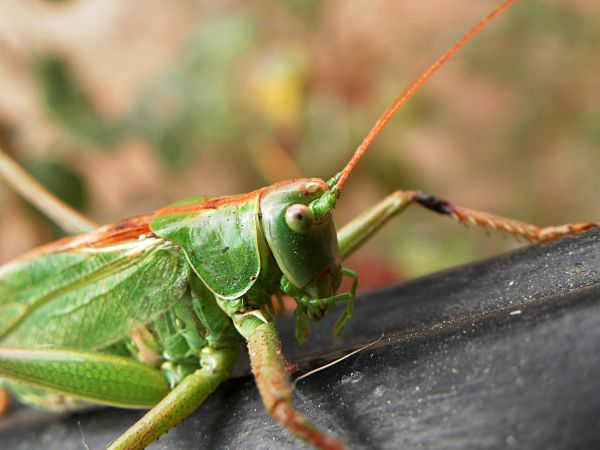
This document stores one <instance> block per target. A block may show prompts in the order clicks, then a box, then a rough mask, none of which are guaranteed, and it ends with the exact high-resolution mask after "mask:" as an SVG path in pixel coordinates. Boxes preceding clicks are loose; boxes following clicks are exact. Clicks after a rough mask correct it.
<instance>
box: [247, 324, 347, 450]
mask: <svg viewBox="0 0 600 450" xmlns="http://www.w3.org/2000/svg"><path fill="white" fill-rule="evenodd" d="M238 323H240V326H239V327H238V329H239V330H240V331H241V332H242V334H243V335H244V337H245V338H246V339H247V342H248V352H249V355H250V363H251V365H252V373H253V374H254V378H255V380H256V385H257V386H258V390H259V392H260V395H261V397H262V400H263V403H264V405H265V408H266V409H267V411H268V413H269V414H270V415H271V417H273V419H275V420H276V421H277V422H279V423H280V424H281V425H283V426H284V427H286V428H287V429H288V430H290V431H291V432H292V433H294V434H295V435H296V436H298V437H299V438H300V439H302V440H304V441H306V442H308V443H309V444H311V445H313V446H314V447H316V448H319V449H323V450H342V449H343V448H344V447H343V446H342V444H341V443H340V442H339V441H337V440H336V439H334V438H332V437H330V436H328V435H327V434H325V433H323V432H322V431H320V430H319V429H318V428H317V427H315V426H314V425H313V424H311V423H310V422H309V421H308V419H306V418H305V417H304V416H303V415H302V414H300V413H299V412H298V411H296V410H295V409H294V406H293V391H292V387H291V385H290V383H289V380H288V372H287V366H286V363H285V360H284V358H283V355H282V353H281V342H280V340H279V337H278V336H277V331H276V329H275V326H274V325H273V323H271V322H268V321H263V320H261V319H259V318H258V317H257V316H256V315H245V317H244V318H242V319H241V320H240V321H239V322H238Z"/></svg>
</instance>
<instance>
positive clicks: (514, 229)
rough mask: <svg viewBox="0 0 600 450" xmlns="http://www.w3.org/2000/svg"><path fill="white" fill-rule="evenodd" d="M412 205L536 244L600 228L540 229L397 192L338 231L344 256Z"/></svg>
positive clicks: (433, 198)
mask: <svg viewBox="0 0 600 450" xmlns="http://www.w3.org/2000/svg"><path fill="white" fill-rule="evenodd" d="M412 204H416V205H420V206H423V207H425V208H427V209H429V210H431V211H434V212H437V213H439V214H443V215H446V216H449V217H451V218H452V219H454V220H456V221H457V222H460V223H463V224H465V225H469V224H470V225H476V226H480V227H483V228H486V229H494V230H499V231H503V232H506V233H510V234H512V235H514V236H515V237H524V238H525V239H527V240H529V241H534V242H544V241H549V240H552V239H556V238H559V237H562V236H566V235H570V234H575V233H580V232H582V231H586V230H589V229H590V228H593V227H597V226H600V223H599V222H584V223H575V224H564V225H557V226H548V227H539V226H537V225H532V224H529V223H526V222H521V221H518V220H514V219H510V218H507V217H502V216H497V215H495V214H491V213H488V212H485V211H478V210H475V209H468V208H464V207H462V206H458V205H455V204H453V203H451V202H449V201H447V200H444V199H441V198H439V197H436V196H433V195H429V194H425V193H423V192H420V191H396V192H393V193H392V194H390V195H388V196H387V197H385V198H384V199H383V200H382V201H380V202H379V203H377V204H376V205H375V206H373V207H371V208H369V209H368V210H366V211H365V212H363V213H362V214H361V215H359V216H358V217H357V218H356V219H354V220H352V221H351V222H350V223H348V224H347V225H346V226H344V227H343V228H342V229H341V230H340V231H339V233H338V241H339V245H340V252H341V254H342V257H344V258H346V257H347V256H348V255H350V253H352V252H353V251H354V250H356V249H357V248H358V247H360V246H361V245H362V244H363V243H364V242H365V241H366V240H367V239H368V238H369V237H371V236H372V235H373V234H374V233H375V232H376V231H377V230H379V228H381V227H382V226H383V225H384V224H385V223H386V222H387V221H388V220H389V219H391V218H392V217H394V216H395V215H397V214H399V213H400V212H402V211H403V210H404V209H406V208H407V207H408V206H409V205H412Z"/></svg>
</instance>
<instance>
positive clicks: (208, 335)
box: [0, 0, 598, 450]
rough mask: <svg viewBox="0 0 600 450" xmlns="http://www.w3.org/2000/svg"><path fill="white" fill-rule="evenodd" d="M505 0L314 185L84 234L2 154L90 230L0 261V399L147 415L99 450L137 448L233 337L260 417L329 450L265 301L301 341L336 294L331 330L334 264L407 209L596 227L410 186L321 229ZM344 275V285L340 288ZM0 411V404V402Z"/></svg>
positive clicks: (1, 169)
mask: <svg viewBox="0 0 600 450" xmlns="http://www.w3.org/2000/svg"><path fill="white" fill-rule="evenodd" d="M513 1H514V0H505V1H504V2H503V3H502V4H501V5H500V6H498V7H497V8H496V9H495V10H493V11H492V12H491V13H490V14H489V15H488V16H487V17H485V18H484V19H483V20H482V21H481V22H479V23H478V24H477V25H476V26H475V27H474V28H473V29H472V30H471V31H469V32H468V33H467V34H465V36H463V38H461V39H460V40H459V41H458V42H457V43H456V44H455V45H454V46H453V47H451V48H450V49H449V50H448V51H447V52H446V53H445V54H444V55H443V56H442V57H441V58H440V59H439V60H438V61H436V62H435V63H434V64H433V65H432V66H431V67H430V69H428V70H427V71H426V72H425V73H424V74H423V75H422V76H421V77H420V78H419V79H418V80H417V81H416V82H415V84H414V85H413V86H412V87H411V88H409V89H408V90H407V91H406V92H405V93H404V94H403V95H401V96H400V97H399V98H398V99H396V100H395V101H394V102H393V103H392V105H391V106H390V107H389V108H388V110H386V111H385V112H384V114H383V115H382V116H381V118H380V119H379V120H378V122H377V123H376V124H375V126H374V127H373V129H372V130H371V132H370V133H369V134H368V135H367V137H366V138H365V140H364V141H363V143H362V144H361V145H360V146H359V147H358V149H357V150H356V152H355V154H354V156H353V157H352V158H351V160H350V161H349V163H348V164H347V166H346V167H345V168H344V170H343V171H342V172H340V173H339V174H338V175H336V176H335V177H333V178H332V179H331V180H329V181H328V182H327V183H326V182H324V181H322V180H320V179H315V178H306V179H297V180H292V181H286V182H282V183H278V184H274V185H272V186H268V187H265V188H262V189H258V190H256V191H253V192H250V193H247V194H242V195H235V196H229V197H217V198H207V197H196V198H193V199H190V200H187V201H183V202H179V203H176V204H174V205H171V206H169V207H167V208H164V209H161V210H158V211H157V212H155V213H154V214H151V215H147V216H140V217H134V218H131V219H127V220H124V221H122V222H118V223H115V224H112V225H107V226H104V227H101V228H97V229H93V230H91V228H92V226H91V223H90V221H89V220H87V219H85V218H83V217H82V216H80V215H78V214H77V213H75V212H74V211H72V210H70V209H69V208H68V207H66V206H63V205H61V204H60V202H59V201H58V200H56V199H55V198H52V197H51V196H50V195H49V194H48V193H47V192H45V191H44V190H43V188H41V187H40V186H39V185H36V183H35V181H33V180H31V179H30V177H28V176H27V174H25V173H24V172H23V171H22V170H21V169H20V168H19V167H17V166H16V165H15V164H14V163H12V162H11V161H10V160H9V159H8V157H6V156H5V155H4V154H3V153H2V152H0V176H2V178H3V179H4V180H5V181H7V182H9V183H11V184H12V185H13V187H15V189H16V190H17V191H18V192H20V193H21V194H22V195H24V196H25V197H26V198H28V199H30V200H31V201H32V202H33V203H34V204H37V205H39V207H40V209H42V210H43V211H47V213H48V214H49V215H51V216H52V217H53V218H55V220H57V221H59V222H60V223H62V225H63V227H64V228H65V229H69V230H73V231H76V232H81V231H85V230H90V231H88V232H86V233H83V234H80V235H77V236H74V237H69V238H66V239H63V240H60V241H57V242H54V243H51V244H48V245H46V246H43V247H40V248H38V249H35V250H33V251H31V252H30V253H28V254H26V255H24V256H23V257H21V258H19V259H17V260H15V261H13V262H11V263H8V264H6V265H5V266H3V267H0V394H2V395H0V400H1V399H2V398H4V391H3V390H2V389H1V387H2V386H3V387H4V388H7V389H8V390H10V391H11V392H12V393H13V394H14V395H16V396H17V397H18V398H20V399H21V400H23V401H25V402H28V403H32V404H35V405H38V406H41V407H44V408H47V409H65V408H67V409H68V408H76V407H79V406H82V405H84V404H86V403H99V404H107V405H114V406H120V407H130V408H150V410H149V411H148V412H147V413H146V415H144V417H142V418H141V419H140V420H139V421H138V422H137V423H136V424H134V425H133V426H132V427H131V428H129V429H128V430H127V431H125V432H124V433H123V434H122V435H121V436H120V437H118V438H117V439H116V440H115V441H114V442H113V443H112V444H111V446H110V448H112V449H139V448H144V447H146V446H147V445H149V444H150V443H152V442H153V441H155V440H156V439H158V438H159V437H160V436H161V435H163V434H164V433H166V432H167V431H168V430H169V429H170V428H172V427H173V426H175V425H176V424H177V423H179V422H180V421H181V420H183V419H184V418H185V417H186V416H187V415H189V414H190V413H191V412H193V411H194V410H195V409H196V408H197V407H198V406H199V405H200V404H201V403H202V402H203V401H204V400H205V399H206V397H207V396H208V395H210V393H211V392H213V391H214V390H215V389H216V388H217V387H218V386H219V384H220V383H222V382H223V381H224V380H226V379H227V378H228V377H229V376H230V374H231V371H232V368H233V365H234V364H235V361H236V359H237V355H238V352H239V348H240V345H241V344H242V342H245V343H246V345H247V347H248V352H249V356H250V362H251V366H252V372H253V374H254V377H255V380H256V383H257V386H258V389H259V391H260V394H261V397H262V399H263V403H264V404H265V407H266V409H267V411H268V413H269V414H270V415H271V416H272V417H273V418H274V419H275V420H277V421H278V422H280V423H281V424H282V425H284V426H285V427H287V428H288V429H289V430H290V431H292V432H293V433H294V434H295V435H296V436H298V437H299V438H301V439H303V440H304V441H306V442H308V443H309V444H311V445H313V446H315V447H317V448H321V449H332V450H333V449H336V450H339V449H342V448H343V446H342V444H341V443H340V442H339V441H337V440H336V439H334V438H332V437H330V436H328V435H326V434H325V433H323V432H321V431H320V430H318V429H317V428H316V427H314V426H313V425H312V424H311V423H310V422H309V421H308V420H307V419H306V418H304V417H303V416H302V415H301V414H300V413H298V412H297V411H296V410H295V409H294V408H293V391H292V387H291V385H290V383H289V381H288V374H287V366H286V362H285V361H284V359H283V356H282V354H281V344H280V341H279V338H278V336H277V332H276V329H275V326H274V319H275V318H274V313H273V311H274V303H273V302H274V301H276V300H274V298H275V299H276V298H278V297H280V296H282V295H287V296H290V297H293V298H294V299H295V301H296V303H297V308H296V310H295V316H296V337H297V339H298V340H299V341H300V342H301V343H302V342H304V340H305V339H306V336H307V334H308V326H309V322H311V321H317V320H319V319H321V318H322V317H323V316H324V315H325V314H326V313H327V312H328V310H329V309H330V307H331V306H332V305H333V304H335V303H340V302H341V303H344V304H345V305H346V306H345V309H344V310H343V312H342V314H341V316H340V317H339V319H338V321H337V323H336V325H335V329H334V332H335V333H336V334H339V333H341V332H342V331H343V329H344V326H345V325H346V324H347V322H348V320H350V318H351V316H352V312H353V305H354V299H355V293H356V288H357V282H358V278H357V276H356V274H355V273H354V272H352V271H351V270H349V269H347V268H344V267H342V261H343V260H344V258H346V257H347V256H348V255H349V254H351V253H352V252H353V251H354V250H356V249H357V248H359V247H360V246H361V245H362V244H363V243H364V242H365V241H366V240H367V239H369V237H371V236H372V235H373V234H374V233H376V232H377V231H378V230H379V228H380V227H381V226H383V225H384V224H385V223H386V222H387V221H388V220H389V219H390V218H392V217H393V216H395V215H397V214H399V213H400V212H402V211H403V210H404V209H406V208H407V207H408V206H409V205H411V204H416V205H420V206H423V207H426V208H428V209H430V210H433V211H435V212H437V213H440V214H443V215H446V216H449V217H451V218H453V219H455V220H457V221H459V222H463V223H470V224H475V225H480V226H483V227H491V228H494V229H498V230H501V231H506V232H509V233H512V234H515V235H518V236H523V237H525V238H527V239H530V240H533V241H545V240H549V239H554V238H557V237H560V236H564V235H567V234H572V233H577V232H580V231H584V230H587V229H589V228H591V227H594V226H597V225H598V224H597V223H593V222H589V223H582V224H567V225H561V226H557V227H546V228H539V227H536V226H534V225H530V224H526V223H523V222H518V221H516V220H512V219H507V218H503V217H499V216H494V215H492V214H489V213H485V212H482V211H475V210H470V209H466V208H462V207H459V206H457V205H453V204H451V203H450V202H447V201H445V200H442V199H439V198H437V197H434V196H431V195H427V194H424V193H421V192H418V191H396V192H394V193H392V194H390V195H389V196H387V197H386V198H384V199H383V200H382V201H380V202H379V203H377V204H376V205H374V206H373V207H371V208H370V209H368V210H367V211H365V212H364V213H363V214H361V215H360V216H358V217H357V218H355V219H354V220H352V221H351V222H350V223H349V224H347V225H346V226H344V227H343V228H341V229H340V230H336V227H335V225H334V222H333V218H332V210H333V208H334V206H335V204H336V201H337V200H338V198H339V197H340V194H341V191H342V187H343V185H344V183H345V181H346V179H347V177H348V175H349V173H350V172H351V171H352V169H353V168H354V167H355V166H356V164H357V162H358V161H359V159H360V158H361V157H362V155H363V154H364V153H365V151H366V150H367V148H368V147H369V145H370V143H371V142H372V141H373V139H374V138H375V136H376V135H377V134H378V133H379V131H381V129H382V128H383V127H384V126H385V124H386V123H387V122H388V121H389V120H390V119H391V117H392V116H393V115H394V114H395V113H396V112H397V111H398V110H399V109H400V107H401V106H402V105H403V104H404V103H405V102H406V100H407V99H408V98H410V97H411V96H412V95H413V94H414V93H415V92H416V91H417V90H418V89H419V87H420V86H421V85H422V84H423V83H424V82H425V81H426V80H427V79H428V78H429V77H430V76H431V75H432V74H433V73H434V72H435V71H437V70H438V69H439V68H440V67H441V66H442V65H443V64H444V63H445V62H446V61H447V60H448V59H449V58H450V57H451V56H452V55H453V54H454V53H455V52H456V51H458V49H460V48H461V47H462V46H463V45H464V44H465V43H466V42H467V41H468V40H469V39H471V38H472V37H473V36H474V35H475V34H476V33H477V32H479V31H480V30H481V29H482V28H483V27H484V26H485V25H487V24H488V23H489V22H490V21H492V20H493V19H494V18H495V17H496V16H497V15H498V14H500V13H501V12H502V11H504V10H505V9H507V8H508V7H509V6H510V5H511V4H512V3H513ZM40 198H41V199H42V200H48V201H40ZM48 205H51V206H50V207H49V206H48ZM344 276H346V277H348V278H350V279H352V280H353V283H352V287H351V289H350V291H349V292H341V293H338V290H339V288H340V285H341V281H342V278H343V277H344ZM2 406H3V405H2V404H1V401H0V411H2V409H3V407H2Z"/></svg>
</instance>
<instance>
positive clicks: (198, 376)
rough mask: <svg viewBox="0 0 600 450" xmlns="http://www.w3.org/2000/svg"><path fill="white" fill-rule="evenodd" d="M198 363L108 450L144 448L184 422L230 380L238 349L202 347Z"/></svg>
mask: <svg viewBox="0 0 600 450" xmlns="http://www.w3.org/2000/svg"><path fill="white" fill-rule="evenodd" d="M200 359H201V364H202V368H201V369H198V370H197V371H195V372H194V373H193V374H191V375H188V376H187V377H185V378H184V379H183V381H182V382H181V383H180V384H178V385H177V386H176V387H175V388H174V389H173V390H172V391H171V392H169V393H168V394H167V395H166V396H165V397H164V398H163V399H162V400H161V401H160V402H158V403H157V404H156V405H155V406H154V407H153V408H152V409H151V410H150V411H148V412H147V413H146V414H145V415H144V416H143V417H142V418H141V419H140V420H138V421H137V422H136V423H135V424H134V425H133V426H132V427H130V428H129V429H128V430H127V431H125V433H123V434H122V435H121V436H119V437H118V438H117V439H116V440H115V441H114V442H113V443H112V444H111V445H110V446H109V447H108V449H109V450H136V449H143V448H146V447H147V446H148V445H149V444H150V443H152V442H154V441H155V440H157V439H158V438H159V437H161V436H162V435H163V434H165V433H166V432H167V431H169V430H170V429H171V428H173V427H174V426H175V425H177V424H178V423H179V422H181V421H182V420H183V419H185V418H186V417H187V416H188V415H190V414H191V413H192V412H193V411H194V410H195V409H196V408H198V406H200V404H202V402H203V401H204V400H205V399H206V398H207V397H208V396H209V395H210V394H211V393H212V392H214V390H215V389H216V388H217V387H218V386H219V385H220V384H221V383H222V382H223V381H225V380H227V379H228V378H229V376H230V374H231V370H232V368H233V366H234V364H235V361H236V359H237V348H235V347H232V348H211V347H204V348H203V349H202V350H201V356H200Z"/></svg>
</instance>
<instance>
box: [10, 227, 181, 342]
mask: <svg viewBox="0 0 600 450" xmlns="http://www.w3.org/2000/svg"><path fill="white" fill-rule="evenodd" d="M188 281H189V266H188V263H187V261H186V258H185V255H184V254H183V252H182V250H181V249H180V248H179V247H178V246H176V245H174V244H172V243H170V242H167V241H165V240H163V239H161V238H156V237H145V238H144V236H141V239H138V240H132V239H129V240H125V241H121V242H116V243H114V244H111V245H107V246H103V247H94V246H92V245H83V246H75V247H72V248H70V247H69V246H68V245H67V246H64V248H58V249H53V250H52V251H50V252H46V253H44V252H42V253H41V254H39V255H37V256H35V257H30V258H26V259H23V260H17V261H15V262H13V263H10V264H8V265H6V266H4V267H1V268H0V345H2V346H18V347H38V348H39V347H60V348H70V349H86V350H94V349H99V348H102V347H105V346H107V345H109V344H112V343H114V342H117V341H119V340H121V339H123V338H124V337H126V336H127V335H128V333H129V332H130V331H131V330H132V329H133V328H135V327H136V326H140V325H143V324H146V323H148V322H150V321H152V320H154V319H155V318H157V317H158V316H160V315H161V314H162V313H164V312H165V311H166V310H168V309H169V308H171V307H172V306H173V305H174V304H175V303H176V302H177V301H178V300H179V299H181V298H182V296H183V294H184V293H185V290H186V288H187V286H188Z"/></svg>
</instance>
